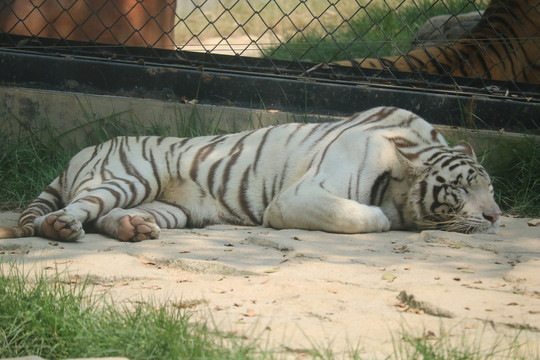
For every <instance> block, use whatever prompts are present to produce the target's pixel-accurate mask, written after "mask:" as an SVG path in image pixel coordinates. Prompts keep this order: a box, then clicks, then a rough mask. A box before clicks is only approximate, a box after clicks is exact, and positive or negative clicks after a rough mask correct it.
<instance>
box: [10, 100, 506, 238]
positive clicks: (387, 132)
mask: <svg viewBox="0 0 540 360" xmlns="http://www.w3.org/2000/svg"><path fill="white" fill-rule="evenodd" d="M216 223H227V224H243V225H264V226H268V227H273V228H277V229H285V228H289V229H291V228H295V229H307V230H323V231H329V232H336V233H359V232H380V231H388V230H389V229H441V230H448V231H459V232H484V233H493V232H497V230H498V228H499V223H500V209H499V207H498V206H497V204H496V203H495V201H494V200H493V188H492V186H491V182H490V179H489V176H488V174H487V173H486V171H485V170H484V168H483V167H482V166H481V165H480V164H479V163H478V162H477V161H476V157H475V155H474V152H473V150H472V148H471V147H470V145H468V144H466V143H461V144H458V145H456V146H454V147H450V146H448V144H447V143H446V141H445V140H444V138H443V137H442V135H441V134H440V133H438V132H437V131H436V130H435V129H434V128H433V127H432V126H431V125H430V124H429V123H427V122H426V121H424V120H423V119H421V118H420V117H418V116H417V115H415V114H413V113H411V112H408V111H406V110H402V109H398V108H387V107H383V108H375V109H371V110H368V111H365V112H363V113H360V114H358V115H356V116H354V117H352V118H350V119H345V120H342V121H337V122H328V123H319V124H302V123H300V124H292V123H291V124H285V125H280V126H273V127H268V128H263V129H258V130H253V131H245V132H241V133H237V134H230V135H218V136H203V137H195V138H175V137H155V136H145V137H126V136H124V137H118V138H114V139H112V140H110V141H108V142H106V143H103V144H100V145H97V146H92V147H89V148H86V149H84V150H82V151H81V152H79V153H78V154H77V155H75V157H73V159H72V160H71V161H70V162H69V164H68V166H67V168H66V170H65V171H64V172H63V173H62V174H60V176H59V177H58V178H56V179H55V180H54V181H53V182H52V183H51V184H50V185H49V186H47V187H46V188H45V189H44V191H43V192H42V193H41V194H40V195H39V196H38V197H37V199H35V200H34V201H33V202H32V203H31V204H30V205H29V206H28V207H27V208H26V209H25V210H24V211H23V213H22V214H21V217H20V220H19V226H18V227H13V228H2V227H0V238H8V237H22V236H32V235H34V234H37V235H39V236H43V237H47V238H52V239H58V240H64V241H74V240H77V239H80V238H82V237H83V236H84V228H88V227H90V228H93V229H94V230H97V231H98V232H100V233H104V234H107V235H109V236H112V237H114V238H117V239H119V240H123V241H141V240H146V239H155V238H157V237H158V236H159V233H160V230H161V229H163V228H168V229H172V228H183V227H201V226H205V225H207V224H216Z"/></svg>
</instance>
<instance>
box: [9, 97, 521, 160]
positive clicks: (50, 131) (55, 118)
mask: <svg viewBox="0 0 540 360" xmlns="http://www.w3.org/2000/svg"><path fill="white" fill-rule="evenodd" d="M336 119H338V118H332V117H328V116H314V115H306V114H291V113H285V112H279V111H272V110H271V111H263V110H251V109H243V108H236V107H223V106H220V107H217V106H211V105H202V104H190V103H176V102H167V101H158V100H150V99H140V98H129V97H119V96H102V95H89V94H82V93H71V92H55V91H46V90H35V89H26V88H14V87H0V131H2V134H3V135H4V138H7V137H10V136H24V135H25V134H28V132H32V133H35V134H38V136H39V138H41V139H43V141H47V140H48V139H50V138H51V137H55V138H56V139H59V141H60V143H62V142H66V144H71V143H73V142H75V143H77V144H79V145H80V146H83V145H88V144H89V143H96V142H99V141H103V140H106V139H107V138H110V137H112V136H116V135H125V134H130V135H135V134H138V135H143V134H144V133H145V132H147V133H149V132H151V131H152V129H155V128H159V129H162V131H163V132H164V133H166V134H168V135H171V136H192V135H193V134H201V133H202V134H207V133H223V132H234V131H240V130H246V129H253V128H259V127H264V126H268V125H274V124H283V123H286V122H319V121H332V120H336ZM438 128H439V129H440V130H441V132H442V133H443V134H444V135H445V136H446V137H447V139H448V140H449V141H451V142H455V141H458V140H465V141H468V142H469V143H471V144H472V145H473V147H474V148H475V150H476V152H477V153H479V155H482V154H485V155H486V156H489V157H492V156H495V157H502V156H504V155H503V153H502V152H501V151H500V150H501V149H502V148H511V147H512V146H513V144H516V143H518V142H519V141H521V140H522V139H523V135H521V134H506V133H503V134H501V133H499V132H494V131H474V130H467V129H462V128H451V127H444V126H438ZM134 129H138V131H137V132H135V130H134ZM59 135H60V136H59ZM501 143H502V144H504V146H502V147H501V146H500V144H501Z"/></svg>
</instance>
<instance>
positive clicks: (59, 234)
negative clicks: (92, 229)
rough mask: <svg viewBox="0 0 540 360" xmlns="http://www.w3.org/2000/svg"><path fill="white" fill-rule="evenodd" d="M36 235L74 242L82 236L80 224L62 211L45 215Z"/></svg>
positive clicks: (82, 231)
mask: <svg viewBox="0 0 540 360" xmlns="http://www.w3.org/2000/svg"><path fill="white" fill-rule="evenodd" d="M38 233H39V234H40V235H43V236H45V237H47V238H49V239H54V240H60V241H76V240H79V239H81V238H82V237H83V236H84V230H83V226H82V224H81V222H80V221H79V220H77V219H75V218H74V217H73V216H71V215H69V214H66V213H65V212H63V211H61V212H57V213H52V214H49V215H47V216H46V217H45V219H44V220H43V222H42V223H41V228H40V229H39V231H38Z"/></svg>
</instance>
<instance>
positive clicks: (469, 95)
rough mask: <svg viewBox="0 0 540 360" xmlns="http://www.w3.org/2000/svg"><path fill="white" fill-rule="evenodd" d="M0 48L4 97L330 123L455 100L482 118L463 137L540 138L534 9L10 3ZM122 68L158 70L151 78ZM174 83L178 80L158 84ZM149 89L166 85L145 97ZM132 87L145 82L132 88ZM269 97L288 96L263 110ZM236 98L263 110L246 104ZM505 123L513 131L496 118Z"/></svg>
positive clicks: (473, 3)
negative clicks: (339, 89) (475, 132)
mask: <svg viewBox="0 0 540 360" xmlns="http://www.w3.org/2000/svg"><path fill="white" fill-rule="evenodd" d="M0 38H1V41H0V46H1V47H0V55H2V56H3V58H4V60H3V62H2V65H1V66H3V68H4V69H5V71H3V74H2V79H1V82H0V83H2V84H13V83H16V84H20V82H23V84H28V83H36V82H37V83H40V84H45V86H46V87H49V88H55V89H62V88H65V87H66V83H67V85H68V88H69V90H75V91H82V90H85V89H86V90H89V89H91V90H92V91H97V92H100V91H105V92H111V91H112V92H118V89H122V90H123V91H125V92H126V91H127V89H133V88H137V89H138V90H137V91H138V95H142V94H144V95H145V96H158V97H163V96H164V95H163V94H160V95H155V93H156V89H160V90H159V91H162V90H163V89H167V91H168V95H166V96H168V97H169V98H170V97H171V96H172V97H173V99H175V100H178V101H191V100H192V99H197V101H206V102H208V103H214V104H218V105H220V104H229V105H230V104H240V105H242V106H255V107H265V108H272V107H276V108H279V109H288V108H287V106H289V105H292V107H294V110H296V111H298V110H300V111H309V110H308V109H312V108H314V107H315V108H317V107H318V108H320V109H317V111H319V112H320V111H323V110H324V109H326V110H328V112H329V113H331V114H333V113H335V112H337V113H338V114H345V113H351V112H355V111H358V110H361V109H352V108H350V107H348V105H347V104H351V103H354V104H356V105H357V107H360V108H365V105H367V104H373V105H397V106H404V107H407V108H409V109H411V110H417V111H419V112H420V113H421V114H422V115H425V113H423V109H422V106H423V105H422V104H428V106H427V107H431V108H435V107H437V106H441V104H442V103H445V101H446V100H445V99H446V98H448V97H452V96H453V97H455V98H456V99H457V100H456V101H454V102H451V104H452V106H454V107H457V108H459V109H460V112H461V114H463V113H470V114H472V116H469V117H467V116H465V117H466V118H465V119H463V115H461V119H459V121H460V122H461V123H462V124H463V123H464V124H465V125H470V126H473V127H478V126H482V125H481V124H477V123H476V122H475V118H478V117H483V118H485V119H486V120H484V121H488V122H489V123H490V125H492V127H495V128H498V127H505V128H509V123H510V128H511V127H512V124H514V125H515V122H516V121H517V120H516V119H517V118H520V119H521V120H520V121H522V122H525V125H523V124H521V125H519V126H514V127H516V128H520V127H521V128H523V126H525V127H526V128H529V129H530V128H535V125H534V124H532V125H531V124H530V122H531V120H530V119H529V118H530V116H529V117H527V116H523V115H524V114H525V115H526V114H531V111H538V107H537V105H538V102H539V101H540V99H539V93H540V1H538V0H491V1H488V0H432V1H428V0H412V1H403V0H384V1H373V0H357V1H343V0H341V1H340V0H323V1H315V0H297V1H288V0H249V1H239V0H190V1H179V2H177V1H175V0H144V1H140V0H41V1H37V2H36V1H30V0H8V1H4V2H2V3H1V4H0ZM36 55H39V56H42V57H40V58H39V59H37V58H36V57H35V56H36ZM66 58H68V59H76V60H80V61H81V64H82V63H84V62H86V63H85V65H84V66H83V68H88V62H89V61H94V62H93V63H92V64H93V65H95V66H98V67H100V66H105V67H106V66H109V68H110V66H115V68H114V70H111V72H110V73H109V72H107V71H106V70H103V69H101V68H100V69H99V70H98V68H94V67H92V69H93V70H95V71H98V72H100V73H101V75H100V77H104V76H107V77H108V79H107V80H106V81H104V82H106V83H107V85H106V86H105V85H100V84H98V83H100V82H101V80H100V79H92V74H91V73H89V74H86V75H85V76H82V75H81V74H80V69H78V68H75V67H74V65H73V64H69V66H66V64H64V63H60V62H61V60H65V59H66ZM59 61H60V62H59ZM96 61H97V62H96ZM98 62H99V64H98ZM25 64H26V65H25ZM121 65H130V66H131V65H139V66H141V65H142V66H146V70H148V69H149V67H150V66H153V69H154V70H153V73H152V74H148V71H146V72H145V75H144V74H143V75H141V74H139V73H138V72H137V71H139V70H140V69H135V68H134V67H133V66H131V67H130V68H128V67H126V66H121ZM36 66H37V67H38V68H40V69H41V70H42V71H41V73H42V72H43V71H44V70H43V69H44V68H45V69H50V68H51V67H55V66H56V67H57V68H58V69H60V68H61V69H62V73H61V74H60V75H59V74H56V73H55V74H54V75H53V74H49V75H48V76H45V75H43V74H41V73H39V72H35V73H32V74H31V75H29V74H28V68H29V67H30V68H33V67H36ZM178 70H186V71H188V72H189V71H192V73H190V75H189V76H188V79H177V81H183V84H184V87H183V88H182V89H179V88H178V85H170V84H162V83H161V82H163V81H164V80H163V79H165V81H166V80H167V79H168V80H169V81H172V77H174V76H173V75H171V73H172V72H174V71H178ZM58 71H60V70H58ZM19 72H20V74H19ZM70 72H71V73H70ZM164 72H169V75H171V76H164V78H159V79H157V77H159V76H160V74H161V75H162V74H163V73H164ZM197 72H198V78H197V81H195V82H191V81H192V80H193V77H196V76H195V74H196V73H197ZM158 73H159V74H158ZM148 75H154V76H153V78H152V80H151V81H150V82H159V84H158V85H156V86H154V87H152V86H150V85H148V82H149V81H147V80H148V79H146V76H148ZM64 76H65V78H64V79H62V80H58V79H59V78H63V77H64ZM135 77H139V78H140V79H141V81H146V82H145V83H144V84H140V83H137V84H135V81H134V80H133V81H131V82H130V81H128V84H126V83H125V82H126V78H135ZM226 78H228V79H229V80H230V79H235V80H237V82H234V83H233V82H231V81H224V79H226ZM270 79H273V80H278V82H279V85H274V84H275V83H272V85H270V84H269V83H268V81H269V80H270ZM313 84H317V85H321V86H319V87H318V88H317V90H316V91H317V92H318V94H319V95H320V94H321V93H323V95H320V96H322V99H320V98H317V99H316V98H315V97H316V96H315V95H310V93H309V91H307V90H302V89H307V88H309V87H310V86H313ZM299 85H300V86H299ZM334 85H338V86H346V87H349V89H350V88H351V87H352V88H358V87H361V88H363V89H364V90H365V89H368V92H369V93H370V94H371V93H372V92H373V91H375V92H377V91H382V93H381V94H379V95H378V96H377V97H379V98H380V97H383V98H384V99H386V100H385V102H381V100H376V101H373V99H369V100H366V101H365V103H364V102H363V100H362V99H364V98H369V96H370V95H369V94H368V95H366V94H365V93H364V94H362V95H358V96H352V97H348V98H347V99H345V100H342V98H343V96H342V95H341V93H339V94H338V93H336V92H335V91H334V92H332V90H329V89H330V88H331V87H332V86H334ZM192 86H193V87H194V90H193V89H192V90H189V91H188V90H186V89H188V88H190V87H192ZM268 86H270V87H271V88H273V87H276V88H279V90H277V91H276V92H275V93H274V94H273V95H272V96H265V94H264V91H265V90H264V89H265V88H267V87H268ZM104 87H106V89H103V88H104ZM239 88H246V90H245V91H246V93H247V94H248V95H249V94H253V93H255V94H257V98H253V97H250V98H249V99H247V100H246V99H244V97H245V95H243V94H242V92H243V90H242V89H239ZM232 89H234V91H233V90H232ZM310 91H311V93H313V92H314V91H315V90H313V89H311V90H310ZM327 91H328V93H327ZM355 91H356V90H355ZM299 92H300V93H301V94H302V96H300V97H299V98H298V99H297V98H295V96H296V94H298V93H299ZM152 93H154V95H152ZM171 94H173V95H171ZM280 95H281V96H284V97H285V98H286V99H285V100H280V99H277V98H279V96H280ZM413 95H414V96H413ZM310 96H311V97H312V98H310ZM314 96H315V97H314ZM411 96H412V97H413V98H415V99H416V100H414V101H412V102H411V98H412V97H411ZM218 98H221V100H222V101H221V103H220V102H219V101H218V100H216V99H218ZM458 100H459V101H458ZM485 101H487V103H485V104H484V103H483V102H485ZM341 102H343V104H341ZM254 103H256V105H253V104H254ZM247 104H251V105H247ZM447 105H448V104H447ZM445 106H446V105H445ZM424 107H426V106H424ZM302 108H303V109H302ZM483 108H485V111H483V110H482V109H483ZM502 109H505V110H504V111H502ZM516 109H517V110H516ZM519 109H521V110H519ZM523 109H526V110H523ZM439 110H442V111H445V110H444V107H443V108H442V109H441V108H439ZM426 111H428V110H426ZM501 111H502V112H503V113H505V114H506V113H510V117H513V119H512V120H508V119H502V118H500V117H501ZM516 114H518V115H516ZM456 119H457V118H456ZM488 119H489V120H488ZM456 121H458V120H456ZM456 121H454V124H455V122H456Z"/></svg>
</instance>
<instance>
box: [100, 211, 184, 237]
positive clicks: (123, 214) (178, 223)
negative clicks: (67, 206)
mask: <svg viewBox="0 0 540 360" xmlns="http://www.w3.org/2000/svg"><path fill="white" fill-rule="evenodd" d="M187 222H188V216H187V214H186V212H185V211H184V210H183V209H182V208H181V207H178V206H175V205H171V204H167V203H164V202H161V201H153V202H151V203H145V204H141V205H138V206H136V207H133V208H130V209H121V208H116V209H112V210H111V211H110V212H109V213H108V214H106V215H104V216H102V217H100V218H99V219H98V220H97V222H96V228H97V230H98V231H100V232H102V233H105V234H108V235H110V236H112V237H114V238H116V239H119V240H122V241H142V240H148V239H157V238H158V237H159V234H160V232H161V228H163V229H180V228H183V227H185V226H186V224H187Z"/></svg>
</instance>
